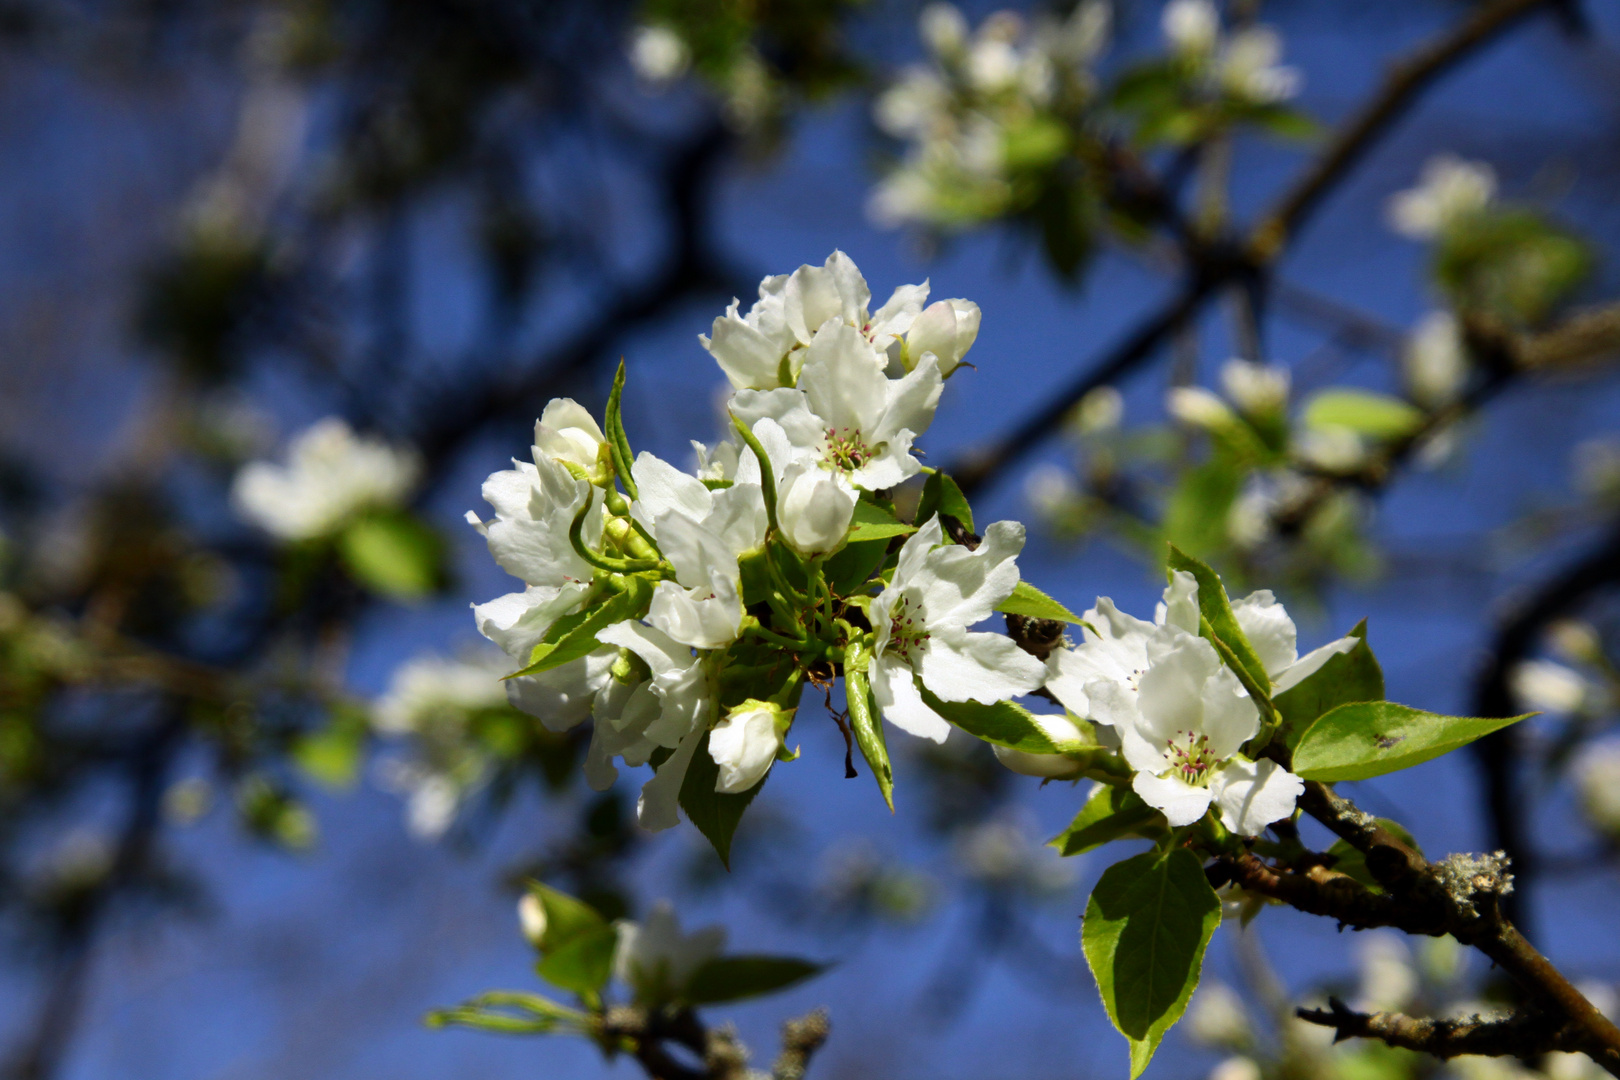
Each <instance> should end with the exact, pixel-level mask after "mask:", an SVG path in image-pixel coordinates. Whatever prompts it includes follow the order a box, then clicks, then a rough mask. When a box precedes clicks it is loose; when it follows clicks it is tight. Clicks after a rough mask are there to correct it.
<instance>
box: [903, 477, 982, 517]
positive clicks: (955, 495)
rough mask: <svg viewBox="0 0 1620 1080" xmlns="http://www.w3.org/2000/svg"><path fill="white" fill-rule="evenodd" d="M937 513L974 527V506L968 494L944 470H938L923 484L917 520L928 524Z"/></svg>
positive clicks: (918, 502) (918, 503)
mask: <svg viewBox="0 0 1620 1080" xmlns="http://www.w3.org/2000/svg"><path fill="white" fill-rule="evenodd" d="M935 514H945V515H948V516H950V517H953V518H955V519H956V520H957V521H960V522H961V523H962V524H963V525H966V526H967V527H968V529H969V530H972V528H973V507H971V506H969V505H968V501H967V496H966V495H963V494H962V489H961V488H959V487H957V486H956V481H955V480H952V479H951V478H950V477H948V476H946V475H945V474H944V473H942V472H936V473H934V474H933V475H932V476H930V477H929V478H928V481H927V483H925V484H923V490H922V498H921V499H919V500H918V501H917V522H918V524H926V523H927V521H928V519H929V518H931V517H933V516H934V515H935Z"/></svg>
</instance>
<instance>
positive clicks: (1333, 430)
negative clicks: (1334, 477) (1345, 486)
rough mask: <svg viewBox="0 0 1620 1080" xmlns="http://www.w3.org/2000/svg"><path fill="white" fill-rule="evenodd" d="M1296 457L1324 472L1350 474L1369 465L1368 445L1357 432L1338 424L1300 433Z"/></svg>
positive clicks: (1295, 452) (1297, 435) (1297, 437)
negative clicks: (1366, 464) (1364, 465)
mask: <svg viewBox="0 0 1620 1080" xmlns="http://www.w3.org/2000/svg"><path fill="white" fill-rule="evenodd" d="M1294 454H1295V455H1296V456H1297V457H1298V458H1299V459H1300V461H1302V462H1304V463H1305V464H1306V465H1310V466H1314V467H1315V468H1318V469H1321V470H1322V471H1323V472H1330V473H1350V472H1355V471H1356V470H1357V469H1359V468H1361V466H1362V465H1363V464H1365V463H1366V461H1367V444H1366V443H1365V442H1363V441H1362V438H1361V436H1360V435H1358V434H1356V433H1355V432H1354V431H1352V430H1350V429H1349V428H1347V427H1340V426H1338V425H1336V424H1334V425H1329V426H1323V427H1313V428H1306V429H1304V430H1303V431H1296V432H1295V433H1294Z"/></svg>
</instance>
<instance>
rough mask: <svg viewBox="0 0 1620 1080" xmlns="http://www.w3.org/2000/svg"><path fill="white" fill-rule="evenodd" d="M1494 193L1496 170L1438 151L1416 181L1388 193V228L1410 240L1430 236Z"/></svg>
mask: <svg viewBox="0 0 1620 1080" xmlns="http://www.w3.org/2000/svg"><path fill="white" fill-rule="evenodd" d="M1495 197H1496V171H1495V170H1494V169H1492V168H1491V167H1490V166H1489V165H1486V164H1485V163H1483V162H1478V161H1464V160H1463V159H1462V158H1460V157H1457V156H1456V155H1455V154H1438V155H1436V156H1434V157H1432V158H1430V159H1429V160H1428V161H1427V162H1426V163H1424V166H1423V172H1422V175H1421V176H1420V177H1419V178H1418V185H1417V187H1415V188H1409V189H1407V190H1406V191H1402V192H1398V193H1396V194H1395V195H1393V196H1391V197H1390V200H1389V205H1388V208H1387V212H1388V217H1389V225H1390V228H1392V229H1394V230H1395V231H1396V232H1398V233H1400V234H1401V235H1402V236H1405V237H1408V238H1410V239H1413V240H1432V239H1434V238H1435V237H1437V236H1439V235H1440V234H1441V233H1443V232H1445V231H1446V230H1448V229H1450V228H1452V227H1453V226H1455V225H1457V224H1458V223H1459V222H1462V221H1465V220H1467V219H1468V218H1469V217H1471V216H1473V215H1474V214H1477V213H1479V212H1480V211H1481V210H1484V209H1485V208H1486V207H1487V206H1489V205H1490V204H1491V200H1492V199H1494V198H1495Z"/></svg>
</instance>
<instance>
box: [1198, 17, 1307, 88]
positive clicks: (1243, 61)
mask: <svg viewBox="0 0 1620 1080" xmlns="http://www.w3.org/2000/svg"><path fill="white" fill-rule="evenodd" d="M1282 48H1283V46H1282V35H1280V34H1278V33H1277V31H1275V30H1273V29H1272V28H1271V27H1269V26H1251V27H1248V28H1247V29H1244V30H1240V31H1238V32H1237V33H1235V34H1233V35H1232V36H1231V38H1229V39H1228V40H1227V41H1226V42H1225V44H1224V45H1223V46H1222V48H1221V54H1220V58H1219V59H1218V60H1217V61H1216V70H1217V72H1218V77H1219V79H1220V83H1221V86H1222V87H1224V88H1225V90H1226V92H1227V93H1228V94H1230V95H1232V96H1233V97H1235V98H1238V99H1240V100H1243V101H1249V102H1253V103H1255V104H1257V105H1272V104H1275V103H1277V102H1280V101H1287V100H1289V99H1290V98H1292V97H1294V96H1295V95H1297V94H1298V93H1299V88H1300V85H1301V83H1303V82H1304V77H1303V76H1302V75H1301V74H1300V72H1299V69H1298V68H1292V67H1286V66H1284V65H1282V64H1279V63H1277V61H1278V60H1280V59H1282Z"/></svg>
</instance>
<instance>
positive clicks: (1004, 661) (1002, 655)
mask: <svg viewBox="0 0 1620 1080" xmlns="http://www.w3.org/2000/svg"><path fill="white" fill-rule="evenodd" d="M942 536H943V533H942V530H941V528H940V524H939V517H938V515H935V516H934V517H931V518H929V519H928V521H927V522H925V523H924V524H923V526H922V528H920V529H918V530H917V531H916V532H915V533H913V534H912V535H911V536H910V537H908V538H907V540H906V542H905V545H904V546H903V547H901V549H900V556H899V561H898V563H897V565H896V566H895V571H894V577H893V578H892V579H891V581H890V583H889V585H888V587H887V588H885V589H884V590H883V591H882V592H881V593H880V594H878V596H877V597H876V598H875V599H873V601H872V607H871V619H872V625H873V627H874V628H875V629H876V631H877V637H876V640H875V642H874V645H873V650H872V667H871V682H872V693H873V697H874V698H875V700H876V701H877V704H878V706H879V708H880V709H881V710H882V711H883V715H884V716H885V717H887V718H888V720H889V722H890V723H892V724H894V725H895V726H896V727H898V728H900V729H901V730H903V731H907V732H909V733H911V734H913V735H916V736H919V737H921V738H925V739H932V740H933V741H934V742H944V741H945V738H946V736H947V735H949V734H950V725H949V723H947V722H946V720H945V719H944V717H942V716H940V715H939V714H938V713H936V712H935V711H934V710H933V709H931V708H929V707H928V705H927V704H926V703H925V702H924V701H923V697H922V695H921V694H920V693H919V692H918V691H917V687H916V680H917V679H918V678H921V680H922V682H923V685H925V686H927V687H928V689H929V691H930V692H931V693H933V694H934V695H935V696H937V697H938V698H939V699H940V700H942V701H970V700H972V701H981V702H995V701H1001V700H1003V699H1005V698H1010V697H1016V696H1018V695H1020V694H1027V693H1029V692H1030V691H1031V690H1034V689H1035V688H1036V687H1038V686H1039V685H1040V684H1041V681H1042V679H1043V677H1044V676H1045V666H1044V665H1043V664H1042V663H1041V662H1040V661H1039V660H1037V659H1035V658H1034V657H1033V656H1030V655H1029V654H1028V653H1026V652H1024V651H1023V650H1022V649H1020V648H1019V647H1018V646H1017V645H1016V644H1015V643H1014V642H1013V641H1012V639H1011V638H1007V637H1003V636H1001V635H999V634H988V633H972V632H969V630H968V627H970V626H972V625H973V624H975V623H977V622H981V621H982V620H984V619H986V618H989V616H990V614H991V613H992V612H993V611H994V610H995V608H996V605H997V604H999V603H1001V602H1002V601H1003V600H1005V599H1007V597H1008V596H1010V595H1012V591H1013V588H1014V587H1015V586H1017V584H1018V564H1017V561H1016V560H1017V557H1018V553H1019V551H1021V550H1022V549H1023V546H1024V527H1023V526H1022V525H1020V524H1018V523H1017V522H1013V521H998V522H996V523H995V524H993V525H991V526H990V527H989V528H988V529H986V530H985V534H984V539H983V540H982V541H981V542H980V544H979V547H978V549H977V550H974V551H969V550H968V549H967V548H965V547H960V546H957V545H954V544H953V545H948V546H945V547H939V546H937V545H939V544H940V542H941V539H942Z"/></svg>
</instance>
